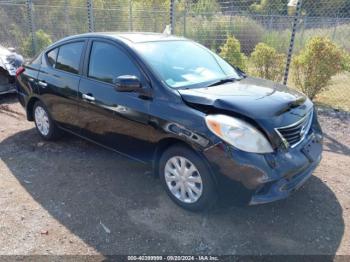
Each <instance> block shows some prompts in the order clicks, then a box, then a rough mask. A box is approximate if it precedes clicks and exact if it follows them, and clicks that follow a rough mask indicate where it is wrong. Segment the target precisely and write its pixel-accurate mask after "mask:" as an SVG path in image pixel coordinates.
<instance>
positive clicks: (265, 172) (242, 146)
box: [16, 33, 322, 210]
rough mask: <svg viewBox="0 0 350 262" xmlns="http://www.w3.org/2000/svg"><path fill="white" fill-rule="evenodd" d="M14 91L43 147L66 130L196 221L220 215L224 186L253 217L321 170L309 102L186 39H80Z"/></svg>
mask: <svg viewBox="0 0 350 262" xmlns="http://www.w3.org/2000/svg"><path fill="white" fill-rule="evenodd" d="M16 83H17V84H16V86H17V91H18V96H19V100H20V102H21V104H22V105H23V106H24V107H25V109H26V113H27V118H28V120H30V121H34V122H35V125H36V129H37V131H38V132H39V134H40V135H41V136H42V137H43V138H44V139H47V140H51V139H55V138H57V137H58V136H59V135H60V134H61V132H62V130H64V131H68V132H71V133H74V134H76V135H78V136H80V137H83V138H86V139H88V140H90V141H93V142H95V143H97V144H100V145H102V146H104V147H106V148H109V149H112V150H114V151H117V152H119V153H121V154H123V155H125V156H128V157H130V158H132V159H134V160H137V161H140V162H142V163H145V164H149V165H150V166H151V167H152V168H153V173H154V174H156V175H157V176H159V177H160V180H161V182H162V184H163V185H164V188H165V190H166V192H167V193H168V195H169V196H170V198H171V199H172V200H173V201H174V202H175V203H177V204H178V205H180V206H182V207H183V208H186V209H189V210H202V209H205V208H208V207H211V206H212V205H213V204H214V203H215V201H216V199H217V195H218V193H219V192H220V190H221V189H220V188H221V187H220V186H219V184H220V183H219V181H220V178H224V177H225V176H226V177H227V178H229V179H230V180H232V181H234V182H235V183H232V184H233V185H239V186H238V188H240V189H243V190H242V191H243V192H245V193H248V194H247V195H249V198H248V200H249V204H251V205H255V204H261V203H268V202H272V201H275V200H279V199H283V198H286V197H287V196H288V195H289V194H290V193H291V192H293V191H294V190H296V189H298V188H299V187H300V186H301V185H303V184H304V183H305V181H306V180H308V178H309V177H310V176H311V173H312V172H313V170H314V169H315V168H316V166H317V165H318V163H319V162H320V160H321V152H322V131H321V128H320V125H319V123H318V121H317V116H316V112H315V109H314V107H313V104H312V102H311V101H310V100H309V99H308V98H307V97H305V96H304V95H303V94H301V93H299V92H297V91H294V90H291V89H288V88H287V87H285V86H283V85H281V84H277V83H274V82H271V81H267V80H263V79H258V78H253V77H250V76H247V75H246V74H245V73H243V72H242V71H241V70H240V69H239V68H236V67H235V66H234V65H230V64H228V63H227V62H225V61H224V60H223V59H222V58H220V57H219V56H218V55H216V54H215V53H213V52H212V51H210V50H208V49H207V48H205V47H203V46H202V45H200V44H197V43H195V42H193V41H190V40H187V39H184V38H178V37H174V36H169V35H164V34H153V33H121V34H116V33H90V34H83V35H77V36H71V37H68V38H65V39H63V40H60V41H58V42H56V43H55V44H53V45H51V46H49V47H48V48H47V49H46V50H45V51H43V52H42V53H41V54H39V55H38V56H37V57H36V58H34V60H32V61H31V62H30V63H27V64H25V65H24V66H23V67H21V68H19V69H18V70H17V80H16ZM224 180H225V179H224ZM230 183H231V182H230ZM235 187H236V186H235ZM232 190H233V189H232Z"/></svg>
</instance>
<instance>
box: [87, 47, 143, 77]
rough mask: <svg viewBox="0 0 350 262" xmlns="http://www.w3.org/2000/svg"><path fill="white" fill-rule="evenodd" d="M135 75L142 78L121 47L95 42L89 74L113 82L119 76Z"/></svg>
mask: <svg viewBox="0 0 350 262" xmlns="http://www.w3.org/2000/svg"><path fill="white" fill-rule="evenodd" d="M122 75H133V76H137V77H138V78H140V71H139V70H138V68H137V67H136V66H135V64H134V63H133V62H132V61H131V60H130V58H129V57H128V56H127V55H126V54H125V53H124V52H123V51H122V50H120V49H119V48H117V47H116V46H114V45H111V44H108V43H104V42H94V43H93V45H92V49H91V54H90V62H89V72H88V76H89V77H91V78H94V79H97V80H100V81H103V82H107V83H113V82H114V80H115V79H116V78H117V77H118V76H122Z"/></svg>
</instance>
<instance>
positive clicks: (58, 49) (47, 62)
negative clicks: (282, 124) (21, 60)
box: [45, 47, 60, 68]
mask: <svg viewBox="0 0 350 262" xmlns="http://www.w3.org/2000/svg"><path fill="white" fill-rule="evenodd" d="M55 49H57V53H56V57H55V63H54V64H53V65H52V66H51V64H50V62H49V56H48V54H49V53H51V52H52V51H53V50H55ZM59 51H60V47H55V48H52V49H51V50H49V51H47V52H46V53H45V59H46V64H47V65H48V66H50V67H51V68H56V63H57V56H58V52H59Z"/></svg>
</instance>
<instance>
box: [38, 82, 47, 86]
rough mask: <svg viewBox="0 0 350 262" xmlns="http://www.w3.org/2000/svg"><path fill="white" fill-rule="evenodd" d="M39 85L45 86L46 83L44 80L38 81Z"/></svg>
mask: <svg viewBox="0 0 350 262" xmlns="http://www.w3.org/2000/svg"><path fill="white" fill-rule="evenodd" d="M38 84H39V86H42V87H47V83H46V82H44V81H38Z"/></svg>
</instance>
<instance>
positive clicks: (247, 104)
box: [178, 77, 308, 119]
mask: <svg viewBox="0 0 350 262" xmlns="http://www.w3.org/2000/svg"><path fill="white" fill-rule="evenodd" d="M178 91H179V93H180V94H181V96H182V98H183V99H184V100H185V101H186V102H188V103H192V104H199V105H206V106H212V107H214V108H217V109H222V110H227V111H232V112H235V113H238V114H242V115H245V116H247V117H250V118H253V119H266V118H271V117H276V116H280V115H281V114H283V113H285V112H287V111H290V110H291V109H293V108H297V107H299V106H301V105H302V104H304V103H305V102H306V101H307V100H308V99H307V97H306V96H305V95H303V94H301V93H299V92H297V91H295V90H292V89H289V88H287V87H286V86H284V85H282V84H278V83H275V82H272V81H269V80H263V79H259V78H254V77H246V78H244V79H242V80H239V81H236V82H232V83H231V82H230V83H225V84H222V85H217V86H211V87H203V88H193V89H179V90H178ZM304 107H305V106H304ZM305 109H307V108H306V107H305ZM303 115H304V114H303V113H302V114H301V117H302V116H303Z"/></svg>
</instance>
